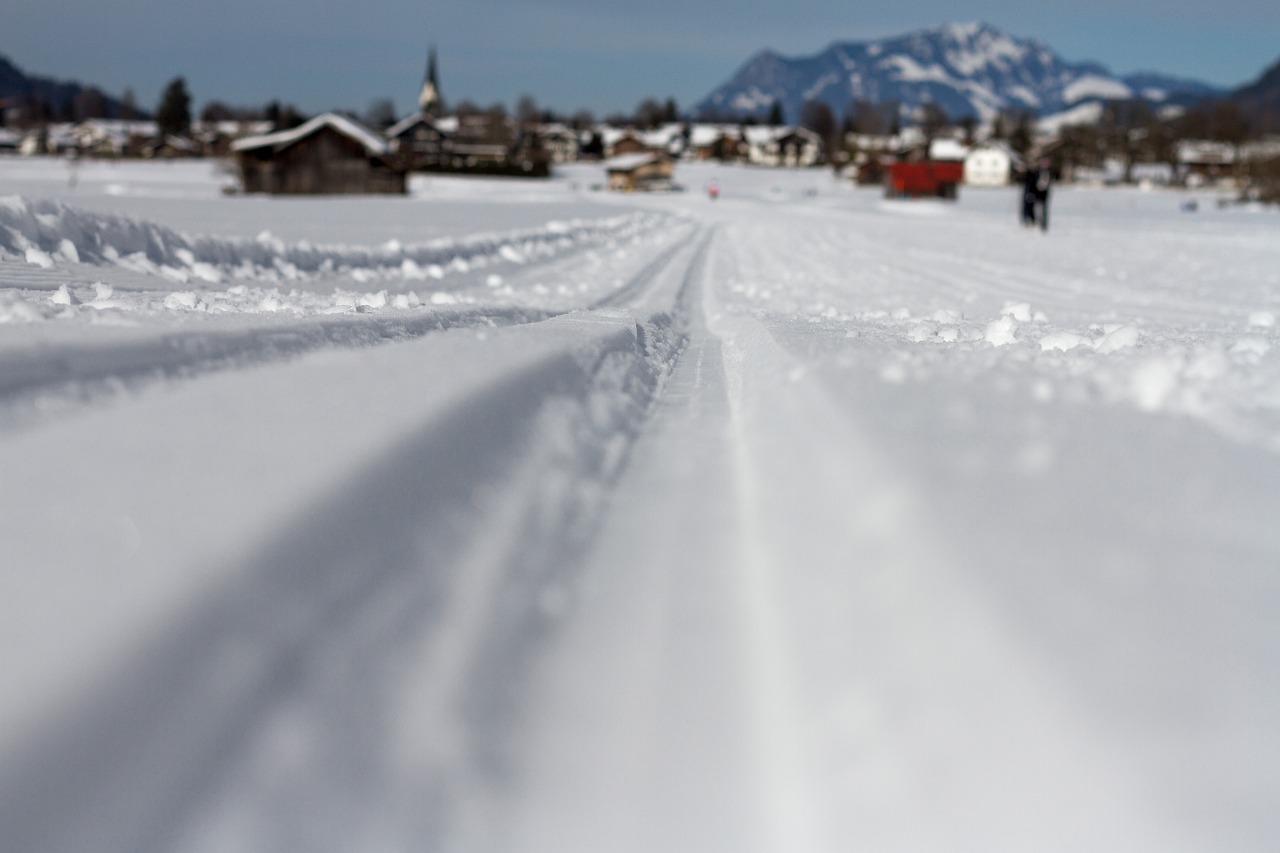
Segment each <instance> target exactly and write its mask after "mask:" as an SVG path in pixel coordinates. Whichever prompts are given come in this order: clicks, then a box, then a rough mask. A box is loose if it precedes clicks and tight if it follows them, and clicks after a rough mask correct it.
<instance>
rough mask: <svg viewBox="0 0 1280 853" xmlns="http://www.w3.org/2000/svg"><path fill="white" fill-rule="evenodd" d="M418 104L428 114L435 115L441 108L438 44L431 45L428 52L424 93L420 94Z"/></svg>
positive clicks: (423, 85) (423, 83)
mask: <svg viewBox="0 0 1280 853" xmlns="http://www.w3.org/2000/svg"><path fill="white" fill-rule="evenodd" d="M418 106H419V107H420V108H421V110H422V112H424V113H426V114H427V115H434V114H435V111H436V110H437V109H439V108H440V81H439V80H438V79H437V77H436V46H435V45H434V44H433V45H431V49H430V51H429V52H428V54H427V74H426V77H425V78H423V81H422V93H421V94H420V95H418Z"/></svg>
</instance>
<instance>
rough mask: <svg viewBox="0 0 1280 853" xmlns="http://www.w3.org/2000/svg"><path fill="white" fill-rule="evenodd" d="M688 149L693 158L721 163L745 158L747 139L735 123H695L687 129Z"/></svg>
mask: <svg viewBox="0 0 1280 853" xmlns="http://www.w3.org/2000/svg"><path fill="white" fill-rule="evenodd" d="M689 149H690V150H691V151H692V152H693V157H694V159H695V160H704V161H705V160H719V161H720V162H722V163H730V162H736V161H739V160H745V159H747V150H748V145H747V140H746V138H745V137H744V136H743V131H742V129H741V128H740V127H738V126H737V125H735V124H696V125H694V126H693V127H692V128H691V129H690V131H689Z"/></svg>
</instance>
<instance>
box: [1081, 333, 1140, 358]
mask: <svg viewBox="0 0 1280 853" xmlns="http://www.w3.org/2000/svg"><path fill="white" fill-rule="evenodd" d="M1141 337H1142V333H1141V332H1139V331H1138V330H1137V329H1135V328H1134V327H1133V326H1120V327H1118V328H1116V329H1112V330H1110V331H1108V332H1107V333H1106V334H1105V335H1103V336H1102V337H1101V338H1099V339H1098V340H1097V341H1096V342H1094V345H1093V348H1094V349H1096V350H1097V351H1098V352H1100V353H1102V354H1103V355H1110V354H1111V353H1113V352H1116V351H1118V350H1122V349H1124V348H1125V347H1135V346H1137V345H1138V341H1139V340H1140V339H1141Z"/></svg>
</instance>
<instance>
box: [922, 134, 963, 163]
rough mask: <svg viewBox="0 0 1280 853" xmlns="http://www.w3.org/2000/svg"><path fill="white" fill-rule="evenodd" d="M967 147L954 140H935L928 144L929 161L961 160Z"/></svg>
mask: <svg viewBox="0 0 1280 853" xmlns="http://www.w3.org/2000/svg"><path fill="white" fill-rule="evenodd" d="M967 156H969V147H968V146H967V145H965V144H964V143H963V142H960V141H958V140H955V139H935V140H933V142H931V143H930V144H929V159H930V160H963V159H964V158H965V157H967Z"/></svg>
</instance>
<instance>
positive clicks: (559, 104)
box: [0, 0, 1280, 115]
mask: <svg viewBox="0 0 1280 853" xmlns="http://www.w3.org/2000/svg"><path fill="white" fill-rule="evenodd" d="M15 2H16V8H14V5H13V4H14V3H15ZM3 18H4V24H3V27H2V28H0V54H4V55H5V56H8V57H9V58H10V59H11V60H13V61H14V62H15V63H17V64H18V65H19V66H20V67H22V68H23V69H24V70H26V71H28V72H29V73H37V74H42V75H47V76H53V77H58V78H64V79H68V78H69V79H79V80H83V81H88V82H94V83H97V84H98V85H101V86H102V87H103V88H105V89H107V90H108V91H109V92H111V93H113V94H117V95H118V94H120V93H122V92H123V91H124V90H125V89H126V88H131V89H133V91H134V92H135V93H136V96H137V99H138V102H139V104H141V105H143V106H154V104H155V103H156V102H157V100H158V99H159V95H160V91H161V89H162V88H163V86H164V84H165V83H166V82H167V81H168V80H170V79H172V78H173V77H175V76H177V75H179V74H180V75H183V76H184V77H185V78H186V80H187V83H188V87H189V89H190V90H191V92H192V95H193V97H194V98H195V101H196V104H197V106H199V105H201V104H203V103H204V102H205V101H207V100H210V99H215V98H216V99H220V100H224V101H227V102H230V103H233V104H244V105H260V104H262V103H265V102H266V101H268V100H271V99H273V98H279V99H281V100H284V101H287V102H292V103H295V104H297V105H298V106H299V107H301V108H302V109H303V110H305V111H310V112H316V111H320V110H325V109H330V108H346V109H354V110H357V111H363V110H364V109H365V108H366V107H368V106H369V104H370V103H372V102H373V101H374V100H376V99H379V98H391V99H393V100H394V101H395V104H396V106H397V108H398V109H399V110H400V111H401V112H406V111H408V110H409V109H410V108H411V107H412V106H413V103H414V99H415V97H416V93H417V87H418V85H419V83H420V81H421V78H422V72H423V67H424V65H425V58H426V51H427V46H428V44H429V43H432V42H434V43H435V44H436V45H437V46H438V50H439V54H440V76H441V88H442V89H443V91H444V94H445V96H446V98H448V99H450V100H453V101H457V100H461V99H464V98H466V99H469V100H472V101H475V102H477V103H480V104H482V105H488V104H491V103H494V102H502V103H505V104H507V105H508V106H510V105H512V104H513V103H514V102H515V100H516V99H517V98H518V97H520V95H522V94H524V93H529V94H532V95H533V96H534V97H535V98H536V99H537V101H538V103H539V104H542V105H544V106H548V107H553V108H555V109H557V110H561V111H566V112H571V111H574V110H576V109H579V108H587V109H590V110H592V111H594V112H595V113H597V114H599V115H605V114H608V113H610V112H618V111H629V110H631V109H632V108H633V107H634V106H635V105H636V104H637V103H638V102H639V101H640V100H641V99H642V98H645V97H648V96H655V97H659V98H666V97H674V98H675V99H676V101H677V102H678V103H679V104H680V106H681V107H686V106H691V105H692V104H693V103H694V102H695V101H697V100H699V99H701V98H702V97H703V96H704V95H706V94H707V93H708V92H710V91H711V90H712V89H713V88H714V87H716V86H717V85H719V84H720V83H722V82H724V81H725V80H726V79H727V78H728V77H729V76H730V75H731V74H732V73H733V72H734V71H735V70H737V68H738V67H739V66H740V65H741V64H742V63H743V62H745V61H746V60H747V59H748V58H749V57H750V56H751V55H752V54H754V53H755V52H756V51H758V50H760V49H762V48H766V47H769V48H773V49H775V50H777V51H779V52H781V53H783V54H786V55H808V54H813V53H817V52H818V51H820V50H821V49H822V48H824V47H825V46H826V45H828V44H830V43H831V42H832V41H858V40H863V39H872V38H880V37H883V36H888V35H896V34H899V33H903V32H907V31H910V30H914V29H918V28H921V27H926V26H933V25H936V24H941V23H944V22H947V21H969V20H981V21H985V22H987V23H989V24H992V25H994V26H996V27H999V28H1000V29H1003V30H1005V31H1007V32H1008V33H1010V34H1011V35H1015V36H1021V37H1032V38H1037V39H1039V40H1041V41H1044V42H1045V43H1047V44H1048V45H1049V46H1050V47H1051V48H1053V49H1054V50H1056V51H1057V52H1058V53H1059V54H1060V55H1062V56H1063V57H1064V58H1065V59H1067V60H1070V61H1083V60H1095V61H1098V62H1101V63H1103V64H1104V65H1107V66H1109V67H1110V68H1111V69H1112V70H1113V71H1115V72H1117V73H1127V72H1131V71H1138V70H1154V71H1160V72H1164V73H1170V74H1177V75H1182V76H1187V77H1193V78H1197V79H1201V80H1205V81H1207V82H1210V83H1217V84H1221V85H1227V86H1235V85H1238V84H1241V83H1244V82H1247V81H1250V80H1252V79H1253V78H1255V77H1256V76H1257V75H1258V74H1259V73H1260V72H1261V71H1262V70H1263V69H1264V68H1265V67H1267V66H1268V65H1270V64H1271V63H1273V62H1275V61H1276V60H1277V59H1278V58H1280V3H1277V2H1276V0H1218V2H1216V3H1213V4H1205V3H1203V2H1193V0H1165V2H1146V0H1110V2H1106V0H1078V2H1074V3H1062V4H1057V5H1055V6H1054V7H1052V8H1051V9H1046V8H1044V7H1042V6H1039V5H1031V4H1027V3H1025V2H1013V0H975V2H972V3H970V4H968V5H961V4H956V3H943V2H939V1H938V0H901V2H898V3H897V4H895V5H894V6H893V8H892V9H890V8H885V7H881V6H879V5H873V4H865V5H864V4H858V3H847V2H845V3H841V2H837V0H768V2H766V0H741V1H740V2H726V0H701V2H690V0H639V2H638V1H637V0H628V2H617V0H529V2H514V0H430V2H422V0H417V2H412V0H362V2H359V3H352V2H345V0H310V1H309V2H307V3H287V4H286V3H280V2H278V0H218V2H209V0H188V2H186V3H180V2H173V0H112V2H110V3H106V2H102V0H10V3H9V9H8V10H6V12H5V13H4V16H3Z"/></svg>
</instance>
